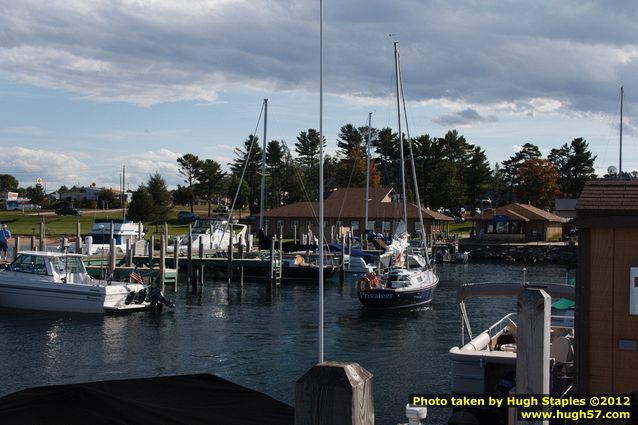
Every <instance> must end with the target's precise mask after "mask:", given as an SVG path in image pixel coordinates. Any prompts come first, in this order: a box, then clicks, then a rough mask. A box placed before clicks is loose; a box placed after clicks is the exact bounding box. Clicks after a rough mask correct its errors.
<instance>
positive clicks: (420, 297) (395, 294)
mask: <svg viewBox="0 0 638 425" xmlns="http://www.w3.org/2000/svg"><path fill="white" fill-rule="evenodd" d="M435 288H436V285H434V286H428V287H424V288H419V289H412V290H408V291H399V290H396V289H367V290H359V291H357V297H358V298H359V301H360V302H361V304H363V305H364V306H365V307H367V308H371V309H395V308H409V307H416V306H422V305H427V304H430V303H431V302H432V297H433V296H434V289H435Z"/></svg>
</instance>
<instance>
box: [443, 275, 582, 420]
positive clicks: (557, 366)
mask: <svg viewBox="0 0 638 425" xmlns="http://www.w3.org/2000/svg"><path fill="white" fill-rule="evenodd" d="M528 285H529V284H528ZM529 286H532V285H529ZM533 287H535V288H541V289H543V290H545V292H547V293H548V294H549V295H550V296H551V297H552V300H554V301H555V302H554V303H553V308H552V316H551V336H550V343H551V345H550V365H551V367H550V375H551V376H550V391H551V393H552V394H556V395H557V396H561V395H563V394H564V393H566V392H567V391H569V389H570V387H571V385H572V383H573V378H574V345H573V344H574V315H573V312H574V310H573V304H572V303H568V302H564V300H571V301H573V300H574V298H575V290H574V286H573V285H568V284H559V283H542V284H534V285H533ZM524 289H525V286H524V285H521V283H471V284H465V285H462V286H460V287H459V289H458V291H457V297H456V301H457V303H458V304H459V307H460V310H461V319H462V320H461V323H462V331H461V344H460V345H459V346H456V347H452V348H451V349H450V350H449V354H448V355H449V358H450V360H451V362H452V393H453V394H454V395H456V396H461V395H468V396H481V395H503V396H507V395H509V394H510V392H511V391H512V390H513V389H515V387H516V351H517V345H516V342H517V339H516V337H517V329H518V327H517V322H516V313H509V314H506V315H505V316H504V317H502V318H501V319H499V320H498V321H497V322H495V323H494V324H493V325H491V326H490V327H489V328H487V329H485V330H483V331H482V332H480V333H473V332H472V328H471V323H470V320H469V317H468V314H467V308H466V304H465V301H466V300H467V299H469V298H481V297H482V298H485V297H504V296H509V297H517V296H518V294H519V293H521V292H522V291H523V290H524ZM559 299H560V300H563V302H562V303H558V302H557V301H556V300H559ZM558 304H564V305H565V306H566V307H568V308H566V309H561V308H556V307H558ZM466 333H467V335H468V336H469V341H466V340H465V334H466ZM507 414H508V413H507V408H506V407H505V408H502V409H495V408H491V407H472V408H469V407H463V408H455V409H454V411H453V415H452V418H451V419H450V421H449V422H448V423H449V424H457V423H459V424H460V423H480V424H507ZM469 420H473V421H474V422H466V421H469Z"/></svg>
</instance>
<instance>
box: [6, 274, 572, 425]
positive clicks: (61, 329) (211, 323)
mask: <svg viewBox="0 0 638 425" xmlns="http://www.w3.org/2000/svg"><path fill="white" fill-rule="evenodd" d="M521 270H522V266H520V265H495V264H471V263H468V264H465V265H447V264H443V265H439V266H438V272H439V275H440V277H441V280H440V283H439V286H438V288H437V290H436V293H435V297H434V301H433V303H432V305H431V306H427V307H421V308H417V309H413V310H397V311H392V312H374V311H368V310H365V309H363V308H362V306H361V305H360V303H359V301H358V299H357V298H356V292H355V291H354V281H353V280H352V279H347V280H346V281H344V282H343V283H339V281H338V280H334V279H333V280H332V281H329V282H327V283H326V285H325V292H324V304H325V314H324V317H325V330H324V335H325V358H326V359H328V360H339V361H355V362H358V363H360V364H361V365H362V366H363V367H365V368H366V369H368V370H370V371H371V372H372V373H373V374H374V376H375V377H374V391H375V405H376V418H377V422H378V423H397V422H400V421H401V420H402V419H403V408H404V406H405V403H406V402H407V397H408V394H410V393H417V392H426V393H444V392H448V391H449V388H450V376H449V364H448V360H447V350H448V349H449V348H450V347H451V346H453V345H456V344H458V343H459V341H460V331H461V321H460V312H459V309H458V306H457V305H456V302H455V298H456V289H457V287H458V286H459V285H460V284H462V283H466V282H480V281H495V280H516V281H518V280H520V279H521V278H522V271H521ZM527 277H528V280H530V281H534V280H536V281H538V280H545V281H554V282H562V281H564V269H563V268H561V267H552V266H541V265H533V266H528V270H527ZM317 294H318V288H317V285H316V284H312V283H297V282H290V281H284V282H283V283H282V285H281V286H280V287H275V288H273V289H272V290H269V288H268V286H267V284H266V283H264V282H259V283H255V282H245V283H244V285H243V287H242V286H241V285H239V283H235V282H233V283H232V284H231V285H230V287H229V286H228V285H227V282H225V281H214V280H211V279H209V278H208V279H207V280H206V281H205V283H204V285H203V288H201V290H199V291H196V292H195V293H193V292H191V288H190V286H189V285H185V284H180V285H179V288H178V292H177V293H175V294H173V293H169V297H170V298H171V299H173V300H174V301H175V303H176V305H177V307H176V308H175V310H174V311H171V310H164V313H163V314H149V313H145V312H142V313H133V314H130V315H122V316H104V317H102V316H86V315H64V314H46V313H35V312H20V311H8V310H0V340H1V341H3V343H2V344H0V356H1V358H2V359H3V362H1V363H0V394H7V393H10V392H14V391H17V390H19V389H22V388H26V387H31V386H39V385H48V384H59V383H69V382H82V381H92V380H100V379H116V378H117V379H121V378H132V377H147V376H157V375H167V374H184V373H201V372H205V373H214V374H217V375H219V376H221V377H223V378H226V379H230V380H232V381H234V382H237V383H239V384H241V385H246V386H248V387H251V388H254V389H257V390H260V391H263V392H266V393H268V394H269V395H271V396H273V397H275V398H277V399H279V400H282V401H285V402H288V403H292V402H293V388H294V382H295V381H296V380H297V379H298V378H299V377H301V376H302V375H303V374H304V373H305V372H306V371H307V370H308V369H309V368H310V367H311V366H312V365H313V364H314V363H315V362H316V361H317V333H318V332H317V318H318V311H317ZM468 310H470V314H471V315H472V316H471V318H472V320H473V321H474V320H477V321H483V322H485V323H492V322H493V321H495V320H496V319H498V318H500V317H501V316H503V314H504V313H506V312H508V311H510V310H511V305H510V304H508V302H507V301H498V300H490V301H488V302H485V301H484V302H483V303H477V304H476V305H468ZM477 326H478V325H477ZM429 413H430V414H429V419H428V421H429V422H431V423H443V422H445V420H444V418H445V414H446V413H445V412H442V411H435V410H432V412H429Z"/></svg>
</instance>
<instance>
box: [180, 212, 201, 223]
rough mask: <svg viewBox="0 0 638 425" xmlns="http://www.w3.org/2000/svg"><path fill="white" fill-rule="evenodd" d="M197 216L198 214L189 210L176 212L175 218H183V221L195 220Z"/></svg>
mask: <svg viewBox="0 0 638 425" xmlns="http://www.w3.org/2000/svg"><path fill="white" fill-rule="evenodd" d="M198 218H199V216H198V215H197V214H195V213H192V212H190V211H180V212H178V213H177V219H178V220H185V221H195V220H197V219H198Z"/></svg>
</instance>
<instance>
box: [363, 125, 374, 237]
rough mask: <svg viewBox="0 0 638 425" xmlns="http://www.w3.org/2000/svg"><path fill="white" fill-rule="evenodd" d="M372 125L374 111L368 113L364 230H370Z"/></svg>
mask: <svg viewBox="0 0 638 425" xmlns="http://www.w3.org/2000/svg"><path fill="white" fill-rule="evenodd" d="M371 125H372V112H369V113H368V138H367V140H366V199H365V218H364V221H363V228H364V230H368V204H369V203H370V132H371V129H370V126H371Z"/></svg>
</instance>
